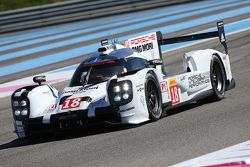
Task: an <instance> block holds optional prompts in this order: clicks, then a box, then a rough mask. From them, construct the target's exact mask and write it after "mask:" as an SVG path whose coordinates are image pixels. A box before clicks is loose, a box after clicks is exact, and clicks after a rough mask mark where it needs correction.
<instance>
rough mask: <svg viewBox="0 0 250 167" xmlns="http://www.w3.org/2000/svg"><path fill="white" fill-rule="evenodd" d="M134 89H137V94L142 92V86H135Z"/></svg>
mask: <svg viewBox="0 0 250 167" xmlns="http://www.w3.org/2000/svg"><path fill="white" fill-rule="evenodd" d="M135 87H136V88H137V89H136V90H137V92H141V91H143V90H144V87H143V84H139V85H136V86H135Z"/></svg>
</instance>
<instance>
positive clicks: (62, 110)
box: [11, 22, 235, 138]
mask: <svg viewBox="0 0 250 167" xmlns="http://www.w3.org/2000/svg"><path fill="white" fill-rule="evenodd" d="M217 27H218V31H214V32H208V33H201V34H194V35H188V36H181V37H177V38H171V39H163V36H162V34H161V33H160V32H154V33H150V34H146V35H143V36H140V37H136V38H132V39H128V40H126V41H125V45H120V44H117V43H113V44H108V42H107V40H104V41H102V46H101V47H100V48H99V49H98V52H97V53H96V54H94V55H93V56H91V57H90V58H88V59H87V60H86V61H84V62H82V63H81V64H80V65H79V66H78V68H77V69H76V71H75V73H74V75H73V77H72V80H71V83H70V85H69V87H66V88H64V90H63V91H62V92H58V91H57V90H56V89H55V88H53V87H52V86H50V85H48V84H42V83H43V82H45V81H46V79H45V76H37V77H34V78H33V80H34V82H36V83H38V84H37V85H35V86H27V87H23V88H20V89H18V90H16V91H15V92H14V93H13V94H12V97H11V103H12V110H13V117H14V127H15V132H16V133H17V135H18V137H19V138H22V137H28V136H30V135H31V134H32V133H33V132H41V131H43V130H51V129H59V128H62V129H63V128H72V127H84V126H85V125H88V124H91V123H99V122H108V123H112V124H139V123H142V122H145V121H148V120H152V121H156V120H158V119H159V118H160V117H161V116H162V115H164V114H166V109H169V108H172V107H176V106H180V105H182V104H186V103H190V102H193V101H198V100H201V99H212V100H215V101H217V100H221V99H223V97H224V93H225V91H227V90H229V89H232V88H234V87H235V81H234V79H233V78H232V73H231V68H230V62H229V56H228V54H227V45H226V38H225V33H224V27H223V22H218V23H217ZM211 37H219V39H220V42H221V43H222V44H223V46H224V47H225V54H224V53H221V52H218V51H216V50H213V49H205V50H196V51H191V52H188V53H185V54H184V58H183V62H184V69H185V71H186V72H185V73H181V74H177V75H172V74H166V73H165V72H164V70H163V65H162V64H163V63H162V62H163V60H162V55H161V50H160V46H161V45H165V44H170V43H176V42H182V41H189V40H197V39H205V38H211Z"/></svg>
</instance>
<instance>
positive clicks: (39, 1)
mask: <svg viewBox="0 0 250 167" xmlns="http://www.w3.org/2000/svg"><path fill="white" fill-rule="evenodd" d="M62 1H66V0H0V12H1V11H6V10H13V9H19V8H25V7H31V6H37V5H44V4H49V3H55V2H62Z"/></svg>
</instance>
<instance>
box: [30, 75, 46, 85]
mask: <svg viewBox="0 0 250 167" xmlns="http://www.w3.org/2000/svg"><path fill="white" fill-rule="evenodd" d="M33 81H34V82H35V83H38V84H39V85H41V83H42V82H46V77H45V76H44V75H41V76H35V77H34V78H33Z"/></svg>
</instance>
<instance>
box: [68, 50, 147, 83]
mask: <svg viewBox="0 0 250 167" xmlns="http://www.w3.org/2000/svg"><path fill="white" fill-rule="evenodd" d="M133 53H134V51H133V50H132V49H129V48H123V49H118V50H114V51H112V52H110V53H109V54H103V53H96V54H94V55H93V56H91V57H90V58H89V59H87V60H86V61H84V62H82V63H81V64H80V65H79V66H78V68H77V69H76V71H75V73H74V75H73V77H72V80H71V83H70V86H71V87H73V86H81V85H87V84H91V85H92V84H97V83H100V82H104V81H107V80H109V79H110V78H111V77H113V76H114V75H120V74H124V73H128V72H133V71H138V70H140V69H143V68H146V67H147V66H148V65H149V63H148V61H147V60H145V59H143V58H139V57H131V55H133Z"/></svg>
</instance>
